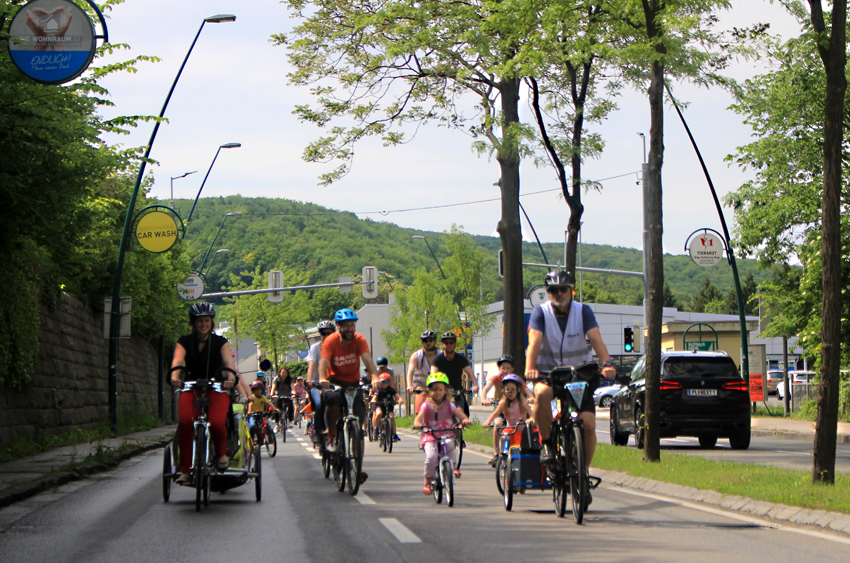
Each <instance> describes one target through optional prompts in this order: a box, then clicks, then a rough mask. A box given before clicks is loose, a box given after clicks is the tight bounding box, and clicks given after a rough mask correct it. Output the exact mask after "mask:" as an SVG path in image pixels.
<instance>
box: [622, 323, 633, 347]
mask: <svg viewBox="0 0 850 563" xmlns="http://www.w3.org/2000/svg"><path fill="white" fill-rule="evenodd" d="M634 349H635V333H634V331H633V330H632V327H630V326H627V327H626V328H624V329H623V350H625V351H626V352H632V351H634Z"/></svg>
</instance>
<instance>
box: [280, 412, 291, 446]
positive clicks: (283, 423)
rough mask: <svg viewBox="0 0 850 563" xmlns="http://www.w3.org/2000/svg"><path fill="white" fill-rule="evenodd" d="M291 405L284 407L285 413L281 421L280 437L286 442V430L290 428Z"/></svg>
mask: <svg viewBox="0 0 850 563" xmlns="http://www.w3.org/2000/svg"><path fill="white" fill-rule="evenodd" d="M288 415H289V407H286V408H285V409H284V412H283V415H282V416H281V419H282V420H281V421H280V439H281V441H282V442H283V443H284V444H285V443H286V431H287V429H289V418H288Z"/></svg>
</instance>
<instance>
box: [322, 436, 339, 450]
mask: <svg viewBox="0 0 850 563" xmlns="http://www.w3.org/2000/svg"><path fill="white" fill-rule="evenodd" d="M325 450H326V451H328V452H331V453H333V452H335V451H336V443H335V440H334V438H333V437H331V436H328V439H327V440H325Z"/></svg>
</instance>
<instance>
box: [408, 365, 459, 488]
mask: <svg viewBox="0 0 850 563" xmlns="http://www.w3.org/2000/svg"><path fill="white" fill-rule="evenodd" d="M426 384H427V386H428V398H427V399H426V400H425V402H423V403H422V407H421V408H420V409H419V414H417V415H416V418H415V419H414V421H413V427H414V428H422V427H423V426H425V427H428V428H430V429H431V430H432V431H435V433H434V434H432V433H425V432H423V433H422V438H421V444H422V446H423V449H424V450H425V484H424V485H423V486H422V494H424V495H430V494H431V479H433V478H434V471H436V469H437V463H438V462H439V461H440V459H439V451H440V448H439V443H438V442H437V437H439V436H441V435H443V436H445V435H451V433H452V427H453V425H454V424H453V421H452V420H453V419H452V416H454V417H456V418H457V419H458V420H459V421H460V422H461V424H463V425H464V426H469V425H470V422H469V418H468V417H467V416H466V414H464V412H463V409H460V408H458V407H456V406H455V404H454V403H453V402H452V401H451V400H450V399H449V391H450V388H449V378H448V376H446V374H444V373H442V372H439V371H438V372H435V373H432V374H431V375H430V376H429V377H428V381H427V382H426ZM435 434H436V436H437V437H435ZM447 453H448V455H449V457H451V459H452V466H453V467H454V473H455V477H458V478H459V477H460V470H459V469H458V468H457V450H456V449H455V447H454V442H449V443H448V451H447Z"/></svg>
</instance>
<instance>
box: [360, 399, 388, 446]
mask: <svg viewBox="0 0 850 563" xmlns="http://www.w3.org/2000/svg"><path fill="white" fill-rule="evenodd" d="M370 404H371V403H370ZM374 415H375V411H374V410H373V409H372V407H371V406H370V407H369V408H368V409H367V410H366V422H365V423H364V424H365V425H366V434H368V435H369V436H368V438H369V441H370V442H374V441H375V429H374V428H373V427H372V417H373V416H374ZM384 451H387V450H384Z"/></svg>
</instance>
